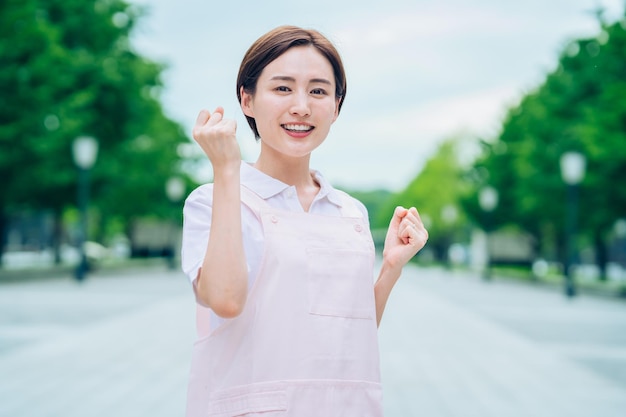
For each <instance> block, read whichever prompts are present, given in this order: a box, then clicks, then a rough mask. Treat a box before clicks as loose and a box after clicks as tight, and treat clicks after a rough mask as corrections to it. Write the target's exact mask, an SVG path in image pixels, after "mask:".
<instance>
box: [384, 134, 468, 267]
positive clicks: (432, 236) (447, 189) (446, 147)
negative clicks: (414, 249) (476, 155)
mask: <svg viewBox="0 0 626 417" xmlns="http://www.w3.org/2000/svg"><path fill="white" fill-rule="evenodd" d="M460 140H461V139H457V138H452V139H448V140H446V141H444V142H443V143H442V144H441V145H440V146H439V148H438V149H437V151H436V152H435V154H434V155H433V156H432V157H431V158H430V159H429V160H428V161H427V162H426V164H425V165H424V168H423V169H422V170H421V171H420V173H419V174H418V175H417V176H416V177H415V178H414V179H413V181H411V182H410V183H409V185H408V186H407V187H406V188H405V189H404V190H403V191H401V192H400V193H398V194H397V195H395V196H394V197H393V198H391V199H389V201H388V202H387V205H386V208H385V209H382V210H381V211H380V214H379V216H378V217H377V219H376V222H375V224H376V225H378V226H382V225H387V224H389V218H390V215H391V213H392V212H393V210H394V208H395V207H396V206H398V205H401V206H404V207H411V206H414V207H416V208H417V210H418V211H419V213H420V217H421V218H422V221H423V222H424V224H425V226H426V228H427V229H428V233H429V239H428V247H429V248H430V249H431V250H432V251H433V252H434V254H435V257H436V259H438V260H440V261H445V260H446V254H447V250H448V247H449V245H450V244H451V243H453V242H454V241H459V240H465V239H466V236H464V227H463V225H464V224H466V219H465V216H464V214H463V212H462V210H461V199H462V196H463V195H465V194H466V193H467V192H468V189H467V184H466V181H465V180H464V178H463V173H464V168H463V166H462V165H461V162H460V158H459V146H458V144H459V141H460Z"/></svg>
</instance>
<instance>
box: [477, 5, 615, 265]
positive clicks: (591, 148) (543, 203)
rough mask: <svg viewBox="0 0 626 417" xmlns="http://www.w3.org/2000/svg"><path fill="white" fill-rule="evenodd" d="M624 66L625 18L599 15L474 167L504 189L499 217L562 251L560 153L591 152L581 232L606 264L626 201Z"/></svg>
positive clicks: (482, 178)
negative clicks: (596, 25) (588, 34)
mask: <svg viewBox="0 0 626 417" xmlns="http://www.w3.org/2000/svg"><path fill="white" fill-rule="evenodd" d="M600 16H601V14H600ZM624 74H626V19H623V20H621V21H619V22H615V23H612V24H607V23H606V22H604V21H603V20H602V19H600V32H599V34H598V35H597V36H596V37H594V38H589V39H579V40H575V41H573V42H571V43H570V44H569V45H568V46H567V47H566V48H565V49H564V50H563V52H562V54H561V55H560V57H559V62H558V66H557V68H556V69H555V70H554V71H553V72H551V73H550V74H548V75H547V77H546V79H545V81H544V82H543V83H542V84H541V85H540V86H539V87H538V88H537V89H536V90H534V91H532V92H530V93H529V94H527V95H526V96H525V97H524V98H523V99H522V100H521V102H520V104H519V105H518V106H516V107H514V108H512V109H510V111H509V112H508V114H507V117H506V119H505V121H504V123H503V126H502V130H501V133H500V135H499V137H498V138H497V140H496V141H495V142H493V143H486V144H485V147H484V153H483V156H482V157H481V158H480V159H479V160H478V161H477V162H476V164H475V167H474V168H475V169H474V173H479V174H480V173H484V172H486V173H487V175H477V176H475V178H476V180H475V181H474V183H475V186H476V188H478V187H479V186H481V185H482V184H484V183H489V184H491V185H492V186H494V187H495V188H496V189H497V190H498V191H499V194H500V197H501V205H500V207H499V209H498V216H497V217H498V221H499V222H500V223H502V224H505V223H509V224H515V225H518V226H520V227H521V228H523V229H524V230H526V231H527V232H529V233H531V234H532V235H534V236H535V237H537V238H538V241H539V242H540V246H541V251H542V252H543V253H544V254H545V253H546V252H548V253H550V252H551V251H553V253H557V254H560V255H559V256H560V258H561V259H563V256H564V252H563V250H562V248H563V246H564V245H563V243H564V236H565V227H566V225H565V222H564V220H565V218H566V215H565V210H566V204H565V201H566V199H565V192H566V188H565V185H564V183H563V180H562V179H561V176H560V170H559V159H560V157H561V155H562V154H563V153H565V152H567V151H572V150H573V151H578V152H582V153H583V154H584V155H585V156H586V158H587V174H586V176H585V178H584V180H583V182H582V184H581V198H580V211H579V212H580V213H583V214H584V215H582V216H579V218H578V224H579V230H580V231H581V236H582V239H581V240H582V241H585V242H593V244H594V245H595V249H596V254H597V255H598V264H599V265H600V267H601V268H602V269H604V263H605V261H606V256H605V253H606V249H605V241H606V237H607V235H608V233H609V232H610V229H611V228H612V226H613V224H614V223H615V221H616V220H617V219H618V218H620V217H623V216H624V207H626V186H624V185H623V184H621V183H619V182H618V183H616V182H615V179H617V178H622V177H624V175H625V174H626V146H624V144H625V143H626V103H625V102H624V100H623V97H624V94H625V93H626V77H625V76H624ZM470 212H471V210H470ZM474 216H476V213H474ZM555 248H556V249H555Z"/></svg>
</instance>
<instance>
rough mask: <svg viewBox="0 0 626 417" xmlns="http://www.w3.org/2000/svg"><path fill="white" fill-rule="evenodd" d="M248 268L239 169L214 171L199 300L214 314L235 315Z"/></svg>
mask: <svg viewBox="0 0 626 417" xmlns="http://www.w3.org/2000/svg"><path fill="white" fill-rule="evenodd" d="M247 290H248V271H247V267H246V260H245V253H244V249H243V237H242V229H241V198H240V181H239V170H238V169H237V170H236V171H235V170H232V172H228V173H216V176H215V178H214V184H213V212H212V217H211V233H210V236H209V242H208V245H207V250H206V255H205V257H204V262H203V264H202V268H201V270H200V272H199V274H198V283H197V291H198V297H199V298H200V300H201V301H202V302H203V303H204V304H206V305H207V306H209V307H210V308H211V309H212V310H213V311H214V312H215V313H216V314H217V315H219V316H222V317H235V316H237V315H239V314H240V313H241V311H242V310H243V307H244V305H245V301H246V297H247Z"/></svg>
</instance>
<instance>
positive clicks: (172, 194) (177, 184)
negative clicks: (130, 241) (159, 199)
mask: <svg viewBox="0 0 626 417" xmlns="http://www.w3.org/2000/svg"><path fill="white" fill-rule="evenodd" d="M165 194H166V195H167V198H168V199H169V200H170V202H171V203H172V205H174V204H176V203H177V202H179V201H180V199H181V198H183V195H184V194H185V182H184V181H183V180H182V179H181V178H180V177H171V178H170V179H168V180H167V182H166V183H165ZM174 230H175V225H174V224H172V231H174ZM173 236H174V233H173V232H172V233H171V234H170V239H169V244H170V247H169V249H168V252H167V264H168V267H169V268H170V269H174V268H175V267H176V266H175V264H174V260H175V258H176V257H175V256H174V250H175V246H176V245H175V241H174V237H173Z"/></svg>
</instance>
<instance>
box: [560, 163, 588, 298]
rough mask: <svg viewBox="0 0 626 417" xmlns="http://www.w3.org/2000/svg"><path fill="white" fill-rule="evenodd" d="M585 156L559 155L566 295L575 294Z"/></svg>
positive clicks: (571, 295)
mask: <svg viewBox="0 0 626 417" xmlns="http://www.w3.org/2000/svg"><path fill="white" fill-rule="evenodd" d="M585 164H586V161H585V156H584V155H583V154H581V153H579V152H566V153H564V154H563V155H562V156H561V160H560V165H561V177H562V178H563V182H565V184H566V185H567V204H566V205H567V222H566V224H565V262H564V275H565V282H564V286H565V288H564V290H565V295H566V296H567V297H573V296H575V295H576V284H575V283H574V276H573V271H572V266H573V265H574V263H575V262H576V261H575V258H576V243H575V241H576V234H577V231H576V227H577V222H578V219H577V218H578V184H580V182H581V181H582V179H583V177H584V176H585Z"/></svg>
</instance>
